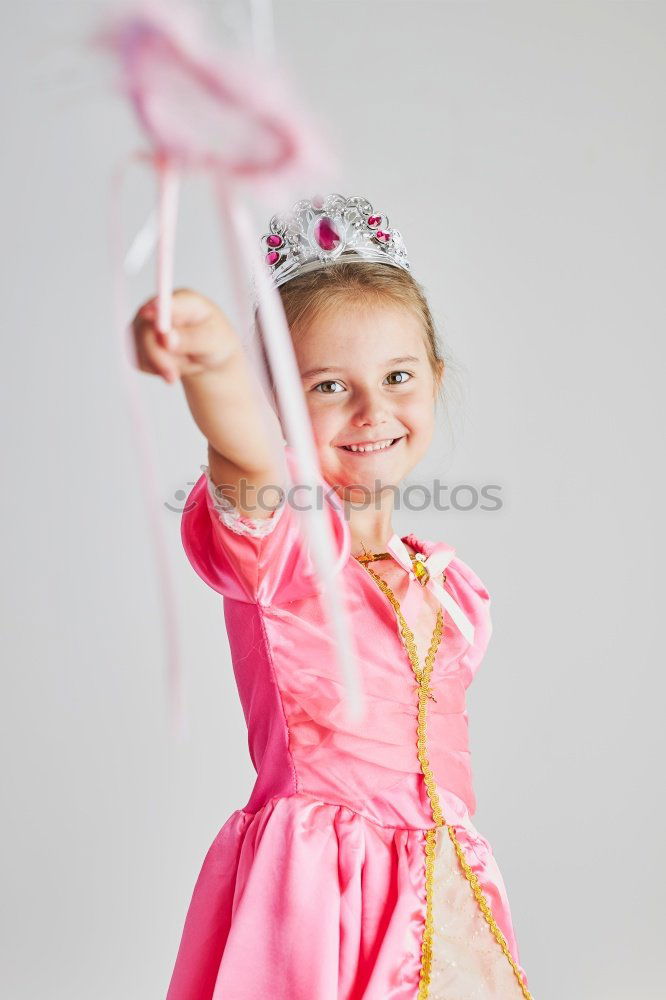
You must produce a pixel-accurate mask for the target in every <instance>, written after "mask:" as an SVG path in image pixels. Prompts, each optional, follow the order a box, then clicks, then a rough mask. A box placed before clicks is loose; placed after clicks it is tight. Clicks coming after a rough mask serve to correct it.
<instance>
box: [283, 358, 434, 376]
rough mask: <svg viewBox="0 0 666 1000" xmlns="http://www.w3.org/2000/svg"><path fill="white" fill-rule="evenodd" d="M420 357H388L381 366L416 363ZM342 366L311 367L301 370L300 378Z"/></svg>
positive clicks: (330, 373)
mask: <svg viewBox="0 0 666 1000" xmlns="http://www.w3.org/2000/svg"><path fill="white" fill-rule="evenodd" d="M420 360H421V359H420V358H417V357H415V356H414V355H413V354H406V355H405V356H404V357H402V358H389V360H388V361H385V362H384V365H383V367H385V368H388V367H389V365H404V364H414V363H415V362H416V363H417V364H418V362H419V361H420ZM342 370H343V369H342V368H334V367H332V366H329V367H328V368H311V369H310V370H309V371H307V372H303V374H302V375H301V378H313V377H314V376H315V375H332V374H333V373H334V372H341V371H342Z"/></svg>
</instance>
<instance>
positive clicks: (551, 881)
mask: <svg viewBox="0 0 666 1000" xmlns="http://www.w3.org/2000/svg"><path fill="white" fill-rule="evenodd" d="M208 6H209V8H211V10H212V13H213V16H214V20H215V18H216V19H217V22H218V24H219V25H220V26H223V21H224V18H223V17H222V16H221V14H220V9H219V5H215V4H209V5H208ZM100 9H101V5H98V4H95V3H91V2H87V3H75V2H70V0H67V2H52V0H51V2H46V0H43V2H35V0H28V2H25V3H22V4H12V5H11V7H7V8H6V9H5V12H4V14H3V22H4V28H5V30H4V31H3V40H2V48H3V53H2V65H3V72H4V74H5V83H4V86H3V88H2V92H1V96H2V102H3V105H4V110H5V112H6V119H5V126H4V135H5V144H4V150H3V180H4V184H3V193H4V195H5V224H4V233H3V236H4V238H3V241H2V257H3V261H2V274H3V278H4V281H3V286H4V290H3V298H2V301H3V307H4V319H3V324H2V329H3V342H4V347H3V366H2V367H3V381H4V392H3V406H4V412H3V428H4V432H5V433H4V442H5V459H4V488H3V507H4V514H3V519H2V524H3V534H4V546H5V549H4V551H5V558H4V565H5V572H4V573H3V609H4V610H3V625H4V628H3V664H4V668H3V716H4V719H3V728H2V741H3V746H2V750H3V760H4V767H3V778H2V781H3V789H2V801H3V822H2V834H3V848H2V869H3V871H2V903H3V906H2V911H3V914H2V922H3V926H2V928H1V931H2V933H1V934H0V939H1V940H2V946H1V947H2V951H3V954H2V956H1V959H2V960H1V963H0V964H1V966H2V972H1V973H0V976H1V979H0V993H2V996H3V997H7V998H8V1000H45V998H48V1000H61V998H62V1000H91V998H94V1000H111V998H113V1000H116V998H121V997H122V998H123V1000H146V998H159V997H162V996H163V995H164V993H165V990H166V985H167V982H168V978H169V975H170V972H171V968H172V964H173V960H174V958H175V954H176V948H177V945H178V941H179V938H180V933H181V929H182V924H183V920H184V917H185V911H186V907H187V904H188V902H189V898H190V894H191V891H192V888H193V885H194V881H195V879H196V876H197V874H198V871H199V867H200V865H201V862H202V860H203V856H204V854H205V851H206V850H207V848H208V845H209V843H210V842H211V841H212V839H213V837H214V836H215V834H216V832H217V830H218V829H219V827H220V826H221V825H222V823H223V822H224V821H225V820H226V818H227V817H228V815H229V814H230V812H231V811H232V810H234V809H236V808H239V807H240V806H242V805H244V803H245V802H246V801H247V798H248V796H249V792H250V789H251V785H252V780H253V771H252V767H251V764H250V761H249V757H248V754H247V750H246V742H245V733H244V723H243V718H242V713H241V710H240V707H239V704H238V701H237V696H236V692H235V688H234V683H233V679H232V674H231V670H230V664H229V656H228V646H227V640H226V634H225V630H224V623H223V619H222V615H221V607H220V600H219V598H218V597H217V595H216V594H215V593H213V592H212V591H210V590H208V589H207V588H206V587H205V586H204V584H203V583H202V582H200V581H199V579H198V578H197V577H196V576H195V574H194V572H193V571H192V570H191V569H190V567H189V564H188V563H187V561H186V559H185V556H184V554H183V552H182V550H181V547H180V540H179V518H178V515H177V514H174V513H170V512H169V511H168V510H166V509H163V511H162V516H163V518H164V524H165V528H166V532H167V535H168V539H169V546H170V553H171V562H172V567H173V574H174V579H175V583H176V590H177V593H176V597H177V601H178V604H179V607H180V609H181V611H180V613H181V622H180V625H181V629H182V633H183V645H184V649H185V667H186V675H187V704H188V711H189V719H190V735H189V738H188V740H187V741H186V742H184V743H178V742H177V741H176V740H174V739H173V738H172V737H171V735H170V733H169V729H168V725H167V716H166V704H165V697H164V685H163V674H164V668H165V649H164V642H163V631H162V624H161V617H160V615H161V610H160V600H159V590H158V586H157V581H156V567H155V561H154V553H153V549H152V546H151V542H150V536H149V531H148V520H147V516H146V510H145V507H144V502H143V499H142V494H141V491H140V480H139V475H138V471H137V470H138V458H137V452H136V449H135V447H134V444H133V438H132V428H131V424H130V422H129V418H128V413H127V405H126V401H125V397H124V393H123V384H122V378H121V374H120V368H119V364H118V350H117V342H116V332H115V330H114V326H113V317H112V301H113V300H112V280H111V270H110V259H111V258H110V253H109V248H108V228H107V221H108V214H109V205H110V193H109V184H110V177H111V172H112V169H113V168H114V167H115V166H116V165H117V164H118V163H119V162H121V161H122V159H123V157H124V156H125V155H126V154H127V153H129V152H130V151H131V150H134V149H136V148H137V146H138V145H139V143H138V136H137V133H136V132H135V130H134V126H133V123H132V121H131V118H130V115H129V113H128V111H127V109H126V108H125V107H124V105H123V104H122V103H121V102H120V101H119V100H118V99H117V98H116V97H114V96H113V94H112V91H111V87H110V80H109V74H108V73H106V72H105V71H104V70H103V68H102V67H101V64H100V62H99V60H98V59H97V58H96V57H94V56H91V55H90V54H89V53H88V52H87V51H86V49H85V46H84V44H83V41H82V39H83V36H84V34H85V32H86V31H87V30H88V29H89V27H90V26H91V25H93V24H94V23H95V16H96V14H97V13H98V11H99V10H100ZM242 14H243V10H242V5H240V4H237V5H236V7H235V8H234V10H233V11H231V13H229V9H228V11H227V14H225V15H224V17H226V18H227V23H228V25H229V24H232V23H233V19H234V17H235V18H236V19H237V23H238V24H240V25H241V28H238V29H237V30H241V29H242ZM276 32H277V37H278V43H279V46H280V49H281V51H282V53H283V54H284V55H285V56H286V57H287V58H288V60H289V61H290V64H291V67H292V75H293V77H294V79H295V80H296V81H298V82H300V83H303V84H306V92H307V98H308V102H309V106H310V107H311V108H314V109H317V110H318V111H319V112H320V114H321V116H322V120H323V121H324V122H325V123H326V126H327V128H328V129H329V131H330V134H331V136H332V138H333V140H334V142H336V143H337V145H338V147H339V149H340V151H341V154H342V157H343V161H344V170H343V173H342V175H341V177H340V181H339V188H340V189H341V190H343V192H345V193H360V194H364V195H366V196H367V197H368V198H370V199H371V200H372V201H373V202H374V203H375V205H377V206H378V207H381V208H384V209H385V210H386V211H388V213H389V215H390V218H391V222H392V223H393V224H394V225H397V226H398V227H399V228H400V229H401V230H402V232H403V235H404V237H405V240H406V241H407V245H408V247H409V249H410V253H411V257H412V261H413V266H414V272H415V274H416V275H417V276H418V277H419V278H420V279H421V280H422V281H423V283H424V284H425V286H426V288H427V290H428V292H429V295H430V298H431V302H432V305H433V308H434V310H435V312H436V315H437V318H438V320H439V324H440V329H441V331H442V333H443V336H444V338H445V341H446V343H447V347H448V350H449V352H450V354H451V356H452V359H453V360H454V361H455V363H456V372H455V388H456V392H455V394H454V397H453V399H452V402H451V404H450V407H449V413H448V414H446V415H442V418H441V420H440V431H439V434H438V438H437V440H436V442H435V444H434V445H433V449H432V452H431V455H430V458H429V461H428V463H426V464H424V467H423V468H422V469H420V470H418V473H417V474H415V476H414V477H413V478H417V477H421V478H423V479H427V478H430V479H432V477H434V476H440V477H441V478H443V479H446V481H447V482H450V483H459V482H468V483H475V484H477V485H480V484H483V483H496V484H501V486H502V495H503V499H504V505H503V507H502V509H501V510H500V511H495V512H487V511H486V512H484V511H480V510H474V511H471V512H467V513H464V512H456V511H452V512H448V513H437V512H436V511H428V512H425V513H423V514H410V513H408V512H404V511H403V512H401V514H400V515H399V516H398V517H397V518H396V522H395V525H396V527H397V528H398V529H400V531H401V533H404V532H406V531H408V530H416V532H417V533H420V534H421V535H423V536H426V537H432V538H439V539H445V540H447V541H449V542H450V543H452V544H453V545H455V547H456V549H457V551H458V554H459V555H460V556H461V557H462V558H463V559H464V560H465V561H466V562H468V563H470V564H471V565H472V566H473V567H474V569H475V570H476V571H477V573H478V574H479V575H480V576H481V578H482V579H483V580H484V582H485V583H486V585H487V586H488V588H489V589H490V591H491V593H492V595H493V615H494V625H495V631H494V636H493V640H492V643H491V646H490V649H489V651H488V654H487V656H486V659H485V662H484V664H483V667H482V669H481V671H480V673H479V674H478V676H477V678H476V681H475V684H474V685H473V689H472V690H471V692H470V718H471V740H472V749H473V760H474V773H475V781H476V790H477V794H478V798H479V809H478V812H477V814H476V817H475V821H476V823H477V826H478V827H479V828H480V830H481V831H482V832H483V833H484V834H485V835H486V836H487V837H488V838H489V839H490V841H491V842H492V844H493V845H494V848H495V853H496V856H497V858H498V861H499V863H500V866H501V868H502V870H503V872H504V876H505V879H506V882H507V885H508V888H509V893H510V898H511V904H512V909H513V915H514V921H515V926H516V931H517V934H518V939H519V943H520V948H521V958H522V961H523V963H524V965H525V967H526V969H527V972H528V974H529V976H530V981H531V986H532V991H533V993H534V995H535V997H537V998H540V1000H562V998H564V997H566V998H567V1000H579V998H585V1000H597V998H598V1000H601V998H603V1000H615V998H618V1000H626V998H628V997H636V996H641V997H643V998H645V1000H650V998H656V997H657V996H663V971H662V957H661V952H662V950H663V946H662V941H663V903H662V900H663V843H664V840H665V831H664V808H663V801H662V798H661V794H660V793H658V789H659V787H661V785H662V781H661V780H660V779H662V764H663V746H662V740H663V729H664V727H663V707H662V706H663V694H664V679H663V670H664V657H663V652H662V646H661V644H660V643H659V642H658V631H659V628H660V622H661V621H662V620H663V613H664V612H663V608H664V593H663V586H662V574H661V573H659V572H658V553H659V552H660V551H661V553H662V554H663V549H662V544H663V540H664V537H663V530H662V524H663V518H662V507H661V505H662V503H663V476H662V461H661V458H660V456H661V454H662V449H663V413H662V411H661V401H662V399H663V395H664V392H663V379H664V352H663V347H662V343H663V342H662V337H663V333H664V300H663V297H662V296H661V295H660V293H659V290H658V289H659V286H660V285H662V286H663V276H664V263H665V261H664V256H665V254H664V232H666V211H665V205H664V186H663V176H664V154H665V151H666V147H665V142H664V128H663V123H664V112H665V110H666V108H665V104H666V98H665V94H666V86H665V84H666V80H665V72H664V41H665V34H666V8H665V7H664V5H663V4H661V3H589V2H585V3H581V2H578V3H575V4H574V3H571V4H568V3H564V4H563V3H556V4H555V3H529V4H517V3H493V4H487V3H422V2H413V0H412V2H402V3H397V2H396V3H387V2H383V3H379V2H378V3H374V2H358V0H357V2H354V3H349V2H309V3H305V2H278V3H277V4H276ZM151 203H152V186H151V181H150V178H149V177H148V175H147V174H146V173H145V172H142V171H141V170H140V169H138V168H135V169H134V170H133V171H131V172H130V176H129V179H128V183H127V187H126V190H125V196H124V199H123V212H124V213H125V216H126V225H127V235H128V239H129V237H130V236H131V234H132V232H133V231H134V230H135V229H136V228H137V227H138V225H139V224H140V223H141V222H142V221H143V218H144V217H145V214H146V212H147V209H148V208H149V207H150V205H151ZM177 256H178V259H177V282H178V284H181V285H191V286H192V287H195V288H198V289H200V290H201V291H203V292H204V293H206V294H209V295H212V296H214V297H216V298H217V299H218V300H219V301H220V302H222V303H223V304H225V305H226V306H228V307H229V308H231V303H230V302H229V289H228V283H227V270H226V264H225V259H224V258H225V250H224V248H223V245H222V243H221V241H220V239H219V234H218V222H217V219H216V216H215V211H214V203H213V201H212V199H211V197H210V195H209V189H208V188H207V186H206V185H205V183H204V182H203V181H202V180H193V181H191V182H190V183H188V185H187V187H186V190H185V192H184V197H183V205H182V212H181V225H180V229H179V238H178V255H177ZM152 291H153V281H152V269H151V268H149V269H148V270H147V271H146V272H145V273H144V274H143V275H142V277H141V279H140V280H137V281H135V282H134V283H133V285H132V289H131V297H132V305H133V306H134V305H136V304H137V303H138V302H139V301H141V300H142V299H143V297H145V296H146V295H148V294H150V293H151V292H152ZM452 370H453V366H452ZM136 378H138V379H139V380H140V390H141V394H142V397H143V400H144V405H145V407H146V411H147V413H148V414H149V417H150V421H151V427H152V433H153V437H154V444H155V448H156V450H157V455H158V469H159V479H160V489H161V491H162V493H163V496H164V500H165V501H169V500H170V501H171V502H172V503H174V496H175V493H176V491H177V490H179V489H183V488H187V483H188V482H189V481H192V480H194V479H196V477H197V475H198V473H199V465H200V463H201V462H203V461H205V445H204V441H203V439H202V437H201V435H200V434H199V432H198V430H197V429H196V427H195V426H194V425H193V423H192V421H191V420H190V418H189V415H188V411H187V409H186V405H185V401H184V397H183V394H182V390H181V388H180V386H179V385H176V386H172V387H169V386H167V385H166V384H164V383H162V382H161V381H158V380H156V379H150V378H148V377H147V376H142V375H138V374H137V375H136ZM304 877H306V876H305V873H304ZM260 946H261V942H258V947H259V948H260Z"/></svg>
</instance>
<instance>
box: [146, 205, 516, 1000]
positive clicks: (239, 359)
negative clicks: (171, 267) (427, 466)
mask: <svg viewBox="0 0 666 1000" xmlns="http://www.w3.org/2000/svg"><path fill="white" fill-rule="evenodd" d="M263 245H264V249H265V253H266V261H267V266H268V267H269V268H270V269H271V272H272V275H273V280H274V283H275V284H276V285H277V286H278V288H279V291H280V295H281V297H282V302H283V305H284V308H285V312H286V316H287V320H288V323H289V328H290V331H291V335H292V338H293V342H294V348H295V353H296V358H297V362H298V366H299V371H300V374H301V379H302V385H303V391H304V393H305V397H306V400H307V405H308V409H309V414H310V417H311V420H312V427H313V431H314V437H315V443H316V446H317V452H318V458H319V463H320V470H321V486H322V487H323V497H324V502H325V504H326V509H327V516H329V517H330V519H331V523H332V526H333V528H334V532H335V537H336V541H337V546H338V549H339V558H338V566H339V573H338V579H339V585H340V587H342V588H344V593H345V598H346V603H347V607H348V611H349V615H350V618H351V622H352V626H353V628H354V635H355V640H356V645H357V649H358V652H359V663H360V664H361V669H362V686H363V692H364V699H365V707H364V716H363V718H362V720H361V722H360V723H358V724H351V723H349V721H348V720H347V718H346V716H345V714H344V712H343V704H342V702H343V698H344V692H343V689H342V683H341V679H340V677H339V676H338V671H337V666H336V663H335V658H334V657H333V656H332V655H331V654H332V647H331V639H330V637H329V636H328V635H327V632H326V629H325V621H324V619H323V617H322V609H321V605H320V603H319V596H318V591H317V583H316V579H315V574H314V570H313V566H312V562H311V560H310V557H309V554H308V551H307V544H305V543H304V542H303V540H302V537H301V534H300V531H299V530H298V528H297V515H296V514H295V512H294V510H293V507H292V505H291V504H289V503H282V504H280V499H281V497H282V498H283V494H282V493H281V489H282V486H283V485H286V483H285V476H284V470H285V464H284V463H285V462H286V463H289V462H290V461H291V456H290V450H289V448H288V447H286V446H285V448H284V454H283V455H276V454H275V448H274V447H271V445H270V443H269V442H268V441H267V439H266V425H265V423H264V418H263V417H262V410H263V412H264V413H265V414H268V418H269V420H270V421H272V422H273V423H272V424H271V426H273V427H274V428H275V431H276V433H277V434H278V435H279V437H278V440H282V441H283V439H282V435H281V432H280V428H279V425H278V420H277V417H276V415H275V411H274V409H273V407H272V406H271V404H270V402H269V400H268V399H265V398H263V393H262V394H260V398H257V390H256V382H255V381H253V379H252V374H251V372H250V371H249V369H248V366H247V363H246V358H245V355H244V352H243V349H242V346H241V342H240V340H239V338H238V336H237V335H236V333H235V332H234V330H233V329H232V328H231V326H230V324H229V322H228V321H227V319H226V318H225V316H224V315H223V314H222V312H221V311H220V310H219V309H218V307H217V306H216V305H215V304H214V303H213V302H210V301H209V300H207V299H205V298H203V297H202V296H201V295H198V294H196V293H195V292H192V291H185V290H181V291H178V292H176V293H175V295H174V297H173V330H172V331H170V332H169V333H167V334H163V333H161V332H159V331H158V330H157V328H156V319H155V302H154V300H151V301H150V302H148V303H147V304H146V305H144V306H143V307H142V308H141V309H140V310H139V311H138V313H137V315H136V317H135V319H134V326H133V329H134V334H135V343H136V349H137V364H138V365H139V367H140V368H141V369H142V370H143V371H147V372H152V373H155V374H159V375H161V376H162V377H163V378H165V379H166V380H167V381H168V382H174V381H175V380H177V379H180V381H181V383H182V385H183V388H184V391H185V395H186V398H187V401H188V404H189V407H190V410H191V412H192V416H193V418H194V420H195V421H196V423H197V425H198V426H199V428H200V429H201V431H202V432H203V434H204V435H205V437H206V439H207V441H208V465H207V466H204V474H203V475H202V476H201V477H200V479H199V480H198V482H197V483H196V485H195V486H194V489H193V490H192V492H191V494H190V496H189V498H188V502H187V504H186V508H185V513H184V514H183V518H182V537H183V543H184V547H185V551H186V553H187V555H188V558H189V560H190V561H191V563H192V565H193V567H194V569H195V570H196V572H197V573H198V574H199V575H200V576H201V577H202V579H203V580H204V581H205V582H206V583H207V584H208V585H209V586H210V587H212V588H214V589H215V590H216V591H217V592H219V593H220V594H222V595H223V597H224V614H225V620H226V625H227V630H228V635H229V643H230V648H231V654H232V659H233V664H234V672H235V676H236V681H237V684H238V690H239V695H240V698H241V702H242V705H243V710H244V713H245V718H246V721H247V725H248V730H249V740H250V752H251V756H252V761H253V763H254V766H255V768H256V771H257V779H256V783H255V785H254V788H253V791H252V794H251V796H250V799H249V801H248V803H247V804H246V805H245V806H244V807H243V808H241V809H238V810H236V811H235V812H234V813H233V814H232V815H231V816H230V817H229V818H228V820H227V821H226V823H225V824H224V825H223V827H222V829H221V830H220V832H219V833H218V835H217V837H216V838H215V840H214V842H213V844H212V845H211V847H210V849H209V851H208V853H207V855H206V858H205V860H204V862H203V867H202V869H201V873H200V875H199V878H198V880H197V883H196V886H195V889H194V893H193V896H192V900H191V904H190V907H189V910H188V914H187V918H186V921H185V927H184V931H183V935H182V940H181V943H180V948H179V951H178V955H177V959H176V963H175V968H174V971H173V975H172V978H171V983H170V987H169V991H168V997H167V1000H250V998H252V1000H257V998H261V1000H264V998H265V1000H361V998H362V1000H425V998H430V1000H473V998H483V1000H517V998H520V997H527V998H529V997H530V993H529V991H528V988H527V980H526V977H525V974H524V972H523V970H522V968H521V966H520V964H519V957H518V949H517V946H516V940H515V937H514V933H513V928H512V924H511V915H510V910H509V905H508V900H507V896H506V890H505V887H504V883H503V881H502V876H501V874H500V872H499V870H498V867H497V864H496V861H495V859H494V857H493V853H492V850H491V848H490V845H489V844H488V842H487V841H486V840H485V839H484V838H483V837H482V836H481V834H480V833H479V832H478V831H477V829H476V828H475V826H474V824H473V823H472V820H471V818H470V817H471V815H472V814H473V813H474V809H475V799H474V793H473V790H472V784H471V773H470V760H469V751H468V744H467V714H466V710H465V690H466V688H467V687H468V685H469V684H470V682H471V680H472V679H473V677H474V674H475V672H476V670H477V668H478V666H479V663H480V662H481V659H482V657H483V654H484V651H485V649H486V646H487V644H488V640H489V638H490V632H491V624H490V619H489V613H488V607H489V602H490V598H489V595H488V592H487V591H486V589H485V587H484V586H483V584H482V582H481V581H480V580H479V578H478V577H477V576H476V575H475V573H473V571H472V570H471V569H470V568H469V567H468V566H467V565H466V564H465V563H464V562H463V561H462V560H461V559H459V558H457V557H456V556H455V553H454V549H453V548H452V547H451V546H450V545H448V544H447V543H444V542H433V541H430V540H427V539H424V538H421V537H420V536H419V535H418V534H417V533H410V534H408V535H405V536H403V537H402V538H399V537H398V536H397V535H396V534H395V533H394V531H393V528H392V526H391V519H392V511H393V507H394V500H395V490H396V489H397V488H398V487H399V485H400V483H401V482H402V481H403V480H404V479H405V477H406V476H407V475H408V474H409V472H410V471H411V470H412V469H413V468H414V466H415V465H416V464H417V463H418V462H419V461H420V460H421V459H422V458H423V456H424V455H425V453H426V451H427V449H428V446H429V444H430V441H431V438H432V435H433V429H434V422H435V404H436V401H437V397H438V395H439V393H440V392H441V389H442V385H443V377H444V370H445V364H444V361H443V359H442V357H441V353H440V348H439V345H438V342H437V337H436V333H435V330H434V327H433V320H432V317H431V314H430V310H429V308H428V305H427V302H426V299H425V297H424V294H423V291H422V289H421V288H420V286H419V285H418V284H417V283H416V281H415V280H414V279H413V277H412V276H411V274H410V271H409V263H408V261H407V258H406V253H405V249H404V245H403V243H402V240H401V237H400V234H399V233H398V231H397V230H390V229H388V225H387V220H386V218H385V217H382V216H380V215H377V214H375V213H374V212H373V210H372V206H371V205H370V204H369V203H368V202H366V201H364V200H363V199H359V198H350V199H346V198H342V197H341V196H339V195H331V196H329V197H328V198H326V199H317V200H313V201H312V202H311V201H303V202H299V203H298V204H297V205H296V206H295V208H294V210H293V213H292V214H291V216H290V217H289V218H287V219H283V218H278V217H274V218H273V219H272V220H271V224H270V232H269V234H267V236H266V237H264V238H263ZM258 491H262V492H261V494H259V492H258ZM260 496H261V501H262V502H261V503H259V497H260ZM368 498H370V500H371V502H370V503H368V502H367V501H368ZM302 500H303V498H302V496H301V497H299V501H300V502H302ZM359 500H361V501H362V502H361V503H358V501H359ZM429 566H430V567H431V568H432V571H433V581H434V582H435V583H437V584H439V587H440V588H443V591H444V592H445V593H444V597H445V599H446V601H445V602H444V601H443V600H442V597H441V596H440V597H438V595H437V588H435V587H434V586H433V587H431V586H428V584H429V582H430V580H429V568H428V567H429ZM412 567H413V568H414V571H413V572H410V571H411V570H412ZM417 581H418V582H417ZM440 594H441V590H440ZM408 609H409V610H408Z"/></svg>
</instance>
